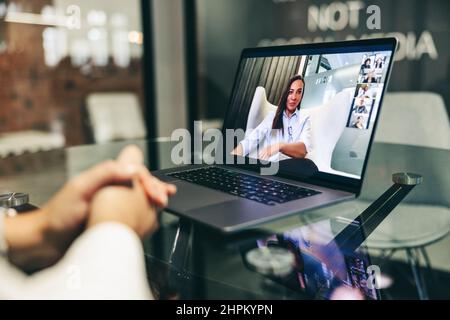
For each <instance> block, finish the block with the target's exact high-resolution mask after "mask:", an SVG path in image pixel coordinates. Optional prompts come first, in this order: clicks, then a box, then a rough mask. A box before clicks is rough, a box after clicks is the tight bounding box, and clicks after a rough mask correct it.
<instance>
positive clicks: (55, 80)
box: [0, 0, 143, 145]
mask: <svg viewBox="0 0 450 320" xmlns="http://www.w3.org/2000/svg"><path fill="white" fill-rule="evenodd" d="M16 2H20V3H21V4H22V6H23V11H26V12H35V13H39V12H40V11H41V8H42V7H43V6H44V5H46V4H51V1H50V0H33V1H26V0H21V1H16ZM0 24H2V28H1V29H0V30H2V32H3V37H4V38H5V40H6V42H7V45H8V51H7V52H5V53H3V54H1V53H0V133H3V132H14V131H22V130H30V129H36V130H50V128H51V123H52V122H53V121H55V120H60V121H61V123H62V124H63V128H64V134H65V136H66V143H67V145H78V144H84V143H89V142H91V141H90V133H89V127H88V121H87V118H86V116H85V101H86V98H87V96H88V94H90V93H93V92H114V91H127V92H134V93H136V94H137V95H138V96H139V98H140V101H141V106H143V94H142V66H141V61H140V59H134V60H133V61H132V63H131V65H130V67H129V68H127V69H122V68H118V67H115V65H114V64H113V63H112V62H110V63H109V65H108V66H106V67H104V68H96V67H92V68H91V71H90V72H89V73H88V74H87V75H83V74H82V73H81V72H80V70H79V68H74V67H72V65H71V63H70V59H69V58H65V59H64V60H63V61H61V62H60V64H59V65H58V66H57V67H55V68H48V67H46V66H45V63H44V50H43V47H42V32H43V30H44V28H45V27H44V26H38V25H26V24H18V23H5V22H3V21H1V22H0ZM0 37H2V35H1V34H0Z"/></svg>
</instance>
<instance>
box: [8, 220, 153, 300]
mask: <svg viewBox="0 0 450 320" xmlns="http://www.w3.org/2000/svg"><path fill="white" fill-rule="evenodd" d="M0 278H1V281H0V298H6V299H152V298H153V297H152V294H151V291H150V289H149V285H148V280H147V273H146V270H145V261H144V251H143V248H142V243H141V241H140V239H139V238H138V236H137V235H136V234H135V232H134V231H132V230H131V229H130V228H128V227H127V226H125V225H123V224H120V223H115V222H107V223H102V224H99V225H97V226H95V227H93V228H91V229H88V230H87V231H85V232H84V233H83V234H82V235H81V236H80V237H79V238H78V239H77V240H75V242H74V243H73V244H72V246H71V247H70V248H69V250H68V251H67V253H66V255H65V256H64V257H63V258H62V259H61V261H59V262H58V263H57V264H56V265H54V266H52V267H50V268H47V269H45V270H43V271H40V272H38V273H36V274H34V275H32V276H25V275H24V274H22V273H21V272H20V271H19V270H17V269H13V268H12V267H11V266H9V268H8V266H6V262H5V261H0Z"/></svg>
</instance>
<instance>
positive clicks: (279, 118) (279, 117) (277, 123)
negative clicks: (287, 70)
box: [272, 75, 305, 132]
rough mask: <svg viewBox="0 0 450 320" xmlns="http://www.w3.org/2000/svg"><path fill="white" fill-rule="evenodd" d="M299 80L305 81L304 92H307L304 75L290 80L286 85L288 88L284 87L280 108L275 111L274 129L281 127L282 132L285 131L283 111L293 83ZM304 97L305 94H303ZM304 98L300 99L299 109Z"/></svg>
mask: <svg viewBox="0 0 450 320" xmlns="http://www.w3.org/2000/svg"><path fill="white" fill-rule="evenodd" d="M297 80H300V81H301V82H303V92H305V79H303V77H302V76H301V75H297V76H294V77H292V78H291V79H290V80H289V82H288V84H287V86H286V89H284V92H283V94H282V95H281V99H280V102H279V103H278V108H277V111H276V112H275V117H274V118H273V123H272V129H281V132H283V129H284V128H283V112H284V110H285V109H286V101H287V98H288V96H289V90H291V85H292V84H293V83H294V82H295V81H297ZM302 99H303V95H302ZM302 99H300V101H299V102H298V105H297V110H298V109H300V104H301V103H302Z"/></svg>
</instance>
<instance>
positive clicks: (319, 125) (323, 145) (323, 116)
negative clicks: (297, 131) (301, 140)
mask: <svg viewBox="0 0 450 320" xmlns="http://www.w3.org/2000/svg"><path fill="white" fill-rule="evenodd" d="M354 92H355V89H354V88H348V89H344V90H342V91H340V92H338V93H337V94H336V95H335V96H334V97H333V98H331V99H330V100H329V101H328V102H326V103H325V104H323V105H321V106H319V107H316V108H311V109H307V112H309V114H310V116H311V139H312V145H313V149H312V150H311V152H309V153H308V155H307V158H308V159H311V160H312V161H313V162H314V163H315V164H316V165H317V167H318V168H319V170H320V171H322V172H328V173H331V174H339V175H344V176H347V177H352V178H359V177H358V176H355V175H353V174H350V173H346V172H343V171H337V170H334V169H333V168H331V157H332V156H333V151H334V148H335V147H336V144H337V142H338V140H339V138H340V137H341V135H342V133H343V132H344V129H345V126H346V124H347V119H348V115H349V113H350V108H351V105H352V101H353V94H354Z"/></svg>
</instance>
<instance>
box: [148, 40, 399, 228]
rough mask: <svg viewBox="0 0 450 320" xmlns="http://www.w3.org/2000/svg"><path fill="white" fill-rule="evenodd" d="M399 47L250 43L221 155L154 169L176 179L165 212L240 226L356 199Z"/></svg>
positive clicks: (368, 42)
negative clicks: (175, 189) (201, 161)
mask: <svg viewBox="0 0 450 320" xmlns="http://www.w3.org/2000/svg"><path fill="white" fill-rule="evenodd" d="M396 46H397V40H396V39H395V38H383V39H367V40H356V41H343V42H330V43H317V44H304V45H289V46H275V47H260V48H249V49H244V50H243V51H242V54H241V58H240V62H239V65H238V67H237V72H236V75H235V81H234V86H233V89H232V93H231V96H230V100H229V105H228V109H227V112H226V115H225V118H224V119H223V129H222V134H223V137H222V141H221V142H222V143H217V144H216V145H217V146H220V147H219V149H220V150H221V151H222V152H218V151H217V150H216V151H215V154H214V156H215V158H216V161H215V163H213V164H188V165H183V166H178V167H175V168H171V169H167V170H160V171H155V172H153V174H154V175H155V176H156V177H158V178H160V179H161V180H163V181H166V182H170V183H173V184H175V185H176V186H177V187H178V192H177V194H176V195H175V196H173V197H172V198H171V199H170V201H169V204H168V206H167V209H166V210H167V211H168V212H171V213H174V214H176V215H178V216H180V217H182V218H186V219H190V220H192V221H195V222H198V223H201V224H204V225H207V226H210V227H212V228H214V229H217V230H219V231H221V232H224V233H232V232H237V231H241V230H245V229H248V228H254V227H255V226H257V225H259V224H262V223H267V222H269V221H272V220H275V219H279V218H283V217H286V216H288V215H292V214H298V213H301V212H305V211H307V210H311V209H315V208H318V207H323V206H328V205H331V204H335V203H338V202H341V201H345V200H350V199H354V198H355V197H357V196H358V195H359V193H360V191H361V186H362V183H363V180H364V173H365V169H366V165H367V160H368V157H369V152H370V148H371V145H372V142H373V138H374V135H375V129H376V126H377V121H378V118H379V114H380V111H381V105H382V101H383V96H384V93H385V91H386V87H387V84H388V80H389V75H390V72H391V69H392V64H393V61H394V53H395V50H396ZM218 76H219V75H218ZM205 135H206V132H205ZM230 135H231V138H230ZM193 140H195V138H194V139H193ZM222 145H223V147H221V146H222ZM205 150H206V149H205ZM205 150H204V151H205ZM217 155H219V156H217ZM208 163H210V162H208Z"/></svg>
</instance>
